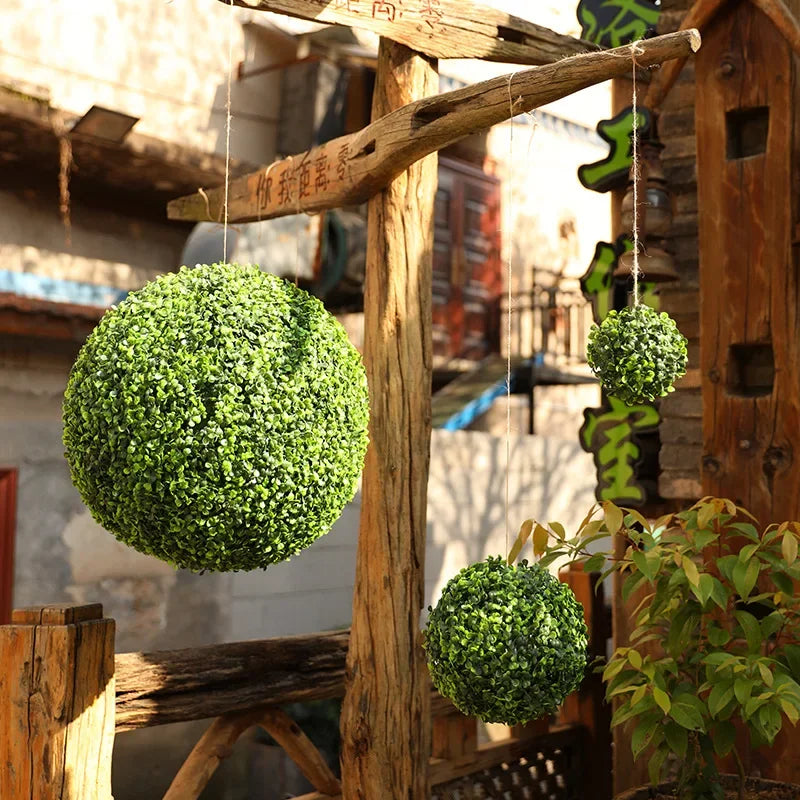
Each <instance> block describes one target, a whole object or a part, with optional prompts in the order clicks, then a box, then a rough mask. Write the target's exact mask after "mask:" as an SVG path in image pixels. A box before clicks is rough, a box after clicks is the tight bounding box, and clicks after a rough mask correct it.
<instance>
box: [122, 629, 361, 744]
mask: <svg viewBox="0 0 800 800" xmlns="http://www.w3.org/2000/svg"><path fill="white" fill-rule="evenodd" d="M348 641H349V634H348V632H347V631H338V632H336V633H320V634H312V635H307V636H288V637H283V638H276V639H267V640H265V641H253V642H236V643H233V644H221V645H210V646H206V647H197V648H192V649H186V650H164V651H159V652H156V653H121V654H120V655H118V656H117V658H116V673H117V681H116V686H117V725H116V729H117V731H126V730H131V729H134V728H142V727H150V726H153V725H163V724H166V723H169V722H183V721H188V720H198V719H207V718H209V717H216V716H219V715H221V714H227V713H229V712H234V711H247V710H250V709H252V708H253V707H254V706H262V705H265V704H267V703H272V704H275V705H280V704H282V703H292V702H298V701H304V700H322V699H326V698H329V697H340V696H341V695H342V694H343V693H344V669H345V657H346V654H347V645H348Z"/></svg>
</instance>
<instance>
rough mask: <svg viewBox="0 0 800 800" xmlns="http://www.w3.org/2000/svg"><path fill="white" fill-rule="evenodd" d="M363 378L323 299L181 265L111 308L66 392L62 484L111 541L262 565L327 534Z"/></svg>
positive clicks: (352, 440) (362, 404)
mask: <svg viewBox="0 0 800 800" xmlns="http://www.w3.org/2000/svg"><path fill="white" fill-rule="evenodd" d="M368 415H369V401H368V395H367V381H366V376H365V373H364V367H363V365H362V363H361V358H360V356H359V353H358V351H357V350H356V349H355V348H354V347H353V346H352V345H351V344H350V342H349V341H348V338H347V334H346V333H345V331H344V329H343V328H342V326H341V325H340V324H339V323H338V322H337V321H336V320H335V319H334V318H333V317H332V316H331V315H330V314H329V313H328V312H327V311H326V310H325V308H324V307H323V305H322V303H320V302H319V300H317V299H315V298H314V297H311V296H310V295H309V294H307V293H306V292H304V291H302V290H300V289H298V288H297V287H295V286H293V285H292V284H290V283H288V282H286V281H284V280H283V279H281V278H278V277H276V276H274V275H269V274H267V273H265V272H262V271H261V270H260V269H259V268H258V267H240V266H236V265H230V264H214V265H213V266H198V267H196V268H194V269H188V268H186V267H183V268H181V270H180V272H178V273H173V274H168V275H162V276H161V277H159V278H158V279H157V280H155V281H153V282H152V283H150V284H148V285H147V286H145V287H144V288H143V289H141V290H140V291H138V292H134V293H132V294H131V295H129V296H128V298H127V299H126V300H125V301H124V302H122V303H121V304H120V305H119V307H117V308H113V309H111V310H109V311H108V312H107V313H106V314H105V316H104V317H103V319H102V320H101V321H100V324H99V325H98V326H97V328H96V329H95V330H94V331H93V333H92V334H91V336H90V337H89V339H88V340H87V342H86V344H85V345H84V346H83V349H82V350H81V352H80V354H79V355H78V359H77V361H76V362H75V365H74V366H73V368H72V372H71V375H70V379H69V384H68V386H67V390H66V393H65V396H64V446H65V448H66V457H67V461H68V462H69V466H70V469H71V472H72V480H73V482H74V483H75V485H76V486H77V488H78V490H79V491H80V493H81V496H82V498H83V500H84V502H85V503H86V505H87V506H88V507H89V509H90V510H91V512H92V515H93V516H94V518H95V519H96V520H97V522H99V523H100V524H101V525H103V526H104V527H105V528H106V529H107V530H109V531H111V532H112V533H113V534H114V535H115V536H116V537H117V538H118V539H120V540H121V541H123V542H125V543H126V544H128V545H130V546H131V547H134V548H135V549H136V550H139V551H141V552H143V553H149V554H151V555H154V556H157V557H158V558H161V559H163V560H165V561H168V562H170V563H172V564H174V565H175V566H178V567H188V568H189V569H193V570H220V571H232V570H249V569H256V568H264V567H266V566H268V565H269V564H274V563H275V562H278V561H283V560H285V559H287V558H289V557H290V556H292V555H294V554H295V553H297V552H298V551H300V550H302V549H303V548H304V547H307V546H308V545H310V544H311V543H312V542H313V541H314V540H315V539H317V538H318V537H320V536H322V535H323V534H324V533H326V532H327V531H328V530H329V528H330V527H331V525H332V524H333V523H334V521H335V520H336V519H337V518H338V517H339V515H340V514H341V512H342V509H343V508H344V506H345V504H346V503H347V502H349V501H350V500H351V499H352V498H353V495H354V493H355V489H356V481H357V480H358V476H359V474H360V472H361V469H362V466H363V462H364V454H365V452H366V447H367V419H368Z"/></svg>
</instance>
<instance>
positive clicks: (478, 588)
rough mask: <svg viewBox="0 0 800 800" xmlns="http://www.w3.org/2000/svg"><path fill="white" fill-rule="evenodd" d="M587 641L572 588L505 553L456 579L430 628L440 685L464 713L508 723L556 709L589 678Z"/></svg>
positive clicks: (431, 658)
mask: <svg viewBox="0 0 800 800" xmlns="http://www.w3.org/2000/svg"><path fill="white" fill-rule="evenodd" d="M587 644H588V640H587V630H586V623H585V622H584V618H583V609H582V607H581V605H580V603H578V601H577V600H576V599H575V595H574V594H573V593H572V590H571V589H570V588H569V587H568V586H566V585H565V584H563V583H561V582H560V581H558V580H557V579H556V578H554V577H553V576H552V575H551V574H550V573H549V572H548V571H547V570H546V569H544V568H542V567H540V566H539V565H538V564H531V565H528V563H527V562H526V561H521V562H520V563H519V564H517V565H509V564H507V563H506V561H505V560H504V559H502V558H500V557H499V556H497V557H489V558H488V559H487V560H486V561H482V562H480V563H478V564H473V565H471V566H469V567H466V568H465V569H462V570H461V572H459V573H458V575H456V576H455V577H454V578H452V579H451V580H450V581H449V583H448V584H447V585H446V586H445V588H444V591H443V592H442V596H441V598H440V599H439V602H438V603H437V604H436V607H435V608H432V609H430V617H429V619H428V625H427V627H426V629H425V650H426V652H427V656H428V667H429V669H430V673H431V679H432V681H433V685H434V686H435V687H436V688H437V689H438V690H439V692H440V693H441V694H442V695H444V696H445V697H448V698H450V700H452V702H453V704H454V705H455V706H456V708H458V709H459V710H460V711H462V712H463V713H464V714H467V715H468V716H476V717H479V718H480V719H482V720H484V721H485V722H503V723H505V724H507V725H515V724H517V723H521V722H528V721H530V720H532V719H536V718H538V717H541V716H543V715H545V714H551V713H553V712H554V711H556V709H557V708H558V706H559V705H561V703H562V702H563V700H564V698H565V697H566V696H567V695H568V694H570V693H571V692H573V691H575V689H577V688H578V686H579V685H580V683H581V681H582V680H583V675H584V671H585V669H586V647H587Z"/></svg>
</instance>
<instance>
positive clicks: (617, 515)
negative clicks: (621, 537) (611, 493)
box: [603, 500, 622, 535]
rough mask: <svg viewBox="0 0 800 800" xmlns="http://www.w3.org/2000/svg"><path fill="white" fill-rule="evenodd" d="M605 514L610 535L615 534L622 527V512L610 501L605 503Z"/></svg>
mask: <svg viewBox="0 0 800 800" xmlns="http://www.w3.org/2000/svg"><path fill="white" fill-rule="evenodd" d="M603 512H604V516H605V519H606V528H607V529H608V532H609V533H610V534H612V535H613V534H615V533H617V531H619V529H620V528H621V527H622V510H621V509H620V508H618V507H617V506H615V505H614V504H613V503H612V502H611V501H610V500H606V501H605V502H604V503H603Z"/></svg>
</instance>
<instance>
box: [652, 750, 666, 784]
mask: <svg viewBox="0 0 800 800" xmlns="http://www.w3.org/2000/svg"><path fill="white" fill-rule="evenodd" d="M668 755H669V750H667V748H666V747H659V748H658V750H656V752H655V753H653V755H652V756H651V758H650V761H649V762H648V764H647V772H648V775H649V776H650V783H652V784H653V786H655V785H656V784H657V783H658V782H659V780H660V779H661V767H662V766H663V765H664V761H665V760H666V758H667V756H668Z"/></svg>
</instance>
